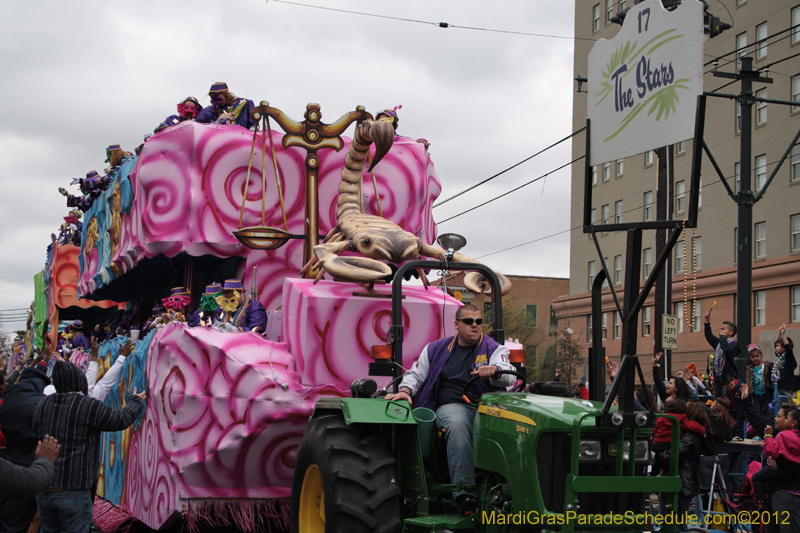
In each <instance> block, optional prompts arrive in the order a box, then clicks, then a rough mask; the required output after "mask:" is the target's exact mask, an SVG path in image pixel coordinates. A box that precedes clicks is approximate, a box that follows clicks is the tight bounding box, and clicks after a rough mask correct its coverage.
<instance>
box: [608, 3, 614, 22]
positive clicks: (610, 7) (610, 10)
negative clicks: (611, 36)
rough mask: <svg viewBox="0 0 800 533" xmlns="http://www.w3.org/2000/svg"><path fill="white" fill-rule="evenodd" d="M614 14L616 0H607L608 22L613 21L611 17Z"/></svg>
mask: <svg viewBox="0 0 800 533" xmlns="http://www.w3.org/2000/svg"><path fill="white" fill-rule="evenodd" d="M613 16H614V0H606V24H608V23H609V22H611V17H613Z"/></svg>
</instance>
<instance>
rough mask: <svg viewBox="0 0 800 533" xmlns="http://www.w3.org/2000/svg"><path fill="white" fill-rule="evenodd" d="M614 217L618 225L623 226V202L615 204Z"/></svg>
mask: <svg viewBox="0 0 800 533" xmlns="http://www.w3.org/2000/svg"><path fill="white" fill-rule="evenodd" d="M614 217H615V222H616V223H617V224H622V200H619V201H617V202H614Z"/></svg>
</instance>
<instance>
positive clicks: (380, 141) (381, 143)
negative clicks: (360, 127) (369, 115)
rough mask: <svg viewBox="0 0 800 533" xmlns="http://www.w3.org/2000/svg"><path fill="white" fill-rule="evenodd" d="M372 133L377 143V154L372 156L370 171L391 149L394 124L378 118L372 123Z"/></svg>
mask: <svg viewBox="0 0 800 533" xmlns="http://www.w3.org/2000/svg"><path fill="white" fill-rule="evenodd" d="M370 133H371V134H372V140H373V142H374V143H375V156H374V157H373V158H372V164H371V165H370V167H369V170H368V172H372V169H373V168H375V165H377V164H378V162H379V161H380V160H381V159H383V156H385V155H386V154H387V153H388V152H389V150H391V148H392V144H394V126H392V123H391V122H384V121H382V120H378V121H375V122H373V123H372V131H371V132H370Z"/></svg>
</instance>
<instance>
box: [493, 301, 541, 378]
mask: <svg viewBox="0 0 800 533" xmlns="http://www.w3.org/2000/svg"><path fill="white" fill-rule="evenodd" d="M483 319H484V321H485V322H486V323H487V324H488V325H489V326H488V327H491V321H492V316H491V312H490V311H486V310H485V311H484V313H483ZM503 332H504V333H505V337H506V339H514V340H515V341H517V342H519V343H520V344H521V345H522V346H524V347H525V368H526V369H527V377H528V380H531V379H533V377H534V376H535V375H536V365H537V359H538V358H537V351H538V348H539V345H540V344H542V341H544V339H545V338H546V337H547V335H546V333H545V332H544V331H542V330H541V329H540V328H538V327H537V321H536V317H535V316H531V315H530V314H529V313H528V311H527V309H526V307H525V306H524V305H522V304H521V303H520V302H519V299H518V298H509V299H507V300H505V301H503Z"/></svg>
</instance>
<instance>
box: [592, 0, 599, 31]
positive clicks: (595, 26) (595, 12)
mask: <svg viewBox="0 0 800 533" xmlns="http://www.w3.org/2000/svg"><path fill="white" fill-rule="evenodd" d="M597 31H600V4H595V6H594V7H593V8H592V33H594V32H597Z"/></svg>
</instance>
